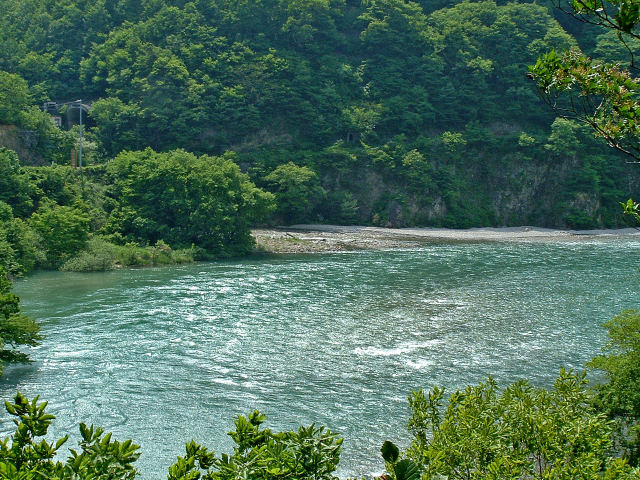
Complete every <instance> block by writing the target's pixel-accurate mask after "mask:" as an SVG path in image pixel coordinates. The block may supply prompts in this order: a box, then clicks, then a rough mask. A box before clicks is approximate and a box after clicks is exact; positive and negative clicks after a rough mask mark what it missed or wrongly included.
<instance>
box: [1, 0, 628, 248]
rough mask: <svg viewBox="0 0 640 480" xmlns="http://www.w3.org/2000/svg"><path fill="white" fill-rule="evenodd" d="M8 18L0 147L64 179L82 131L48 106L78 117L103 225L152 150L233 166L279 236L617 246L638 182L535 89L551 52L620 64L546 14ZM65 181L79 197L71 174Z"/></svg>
mask: <svg viewBox="0 0 640 480" xmlns="http://www.w3.org/2000/svg"><path fill="white" fill-rule="evenodd" d="M0 9H1V10H2V11H3V15H2V17H1V18H0V45H1V46H2V48H1V49H0V104H2V107H1V108H0V124H5V127H1V130H2V131H0V142H2V143H4V144H5V145H6V146H7V147H9V148H12V149H14V150H16V151H18V154H19V160H20V163H21V164H22V165H26V164H31V165H38V164H40V165H42V164H50V163H51V162H55V163H56V164H59V165H68V164H69V163H70V155H71V154H70V152H71V150H72V149H74V148H75V150H77V148H78V146H77V143H78V140H77V136H78V135H77V134H78V128H79V127H78V125H77V124H78V113H79V112H78V110H77V109H73V108H70V107H63V108H62V111H61V112H59V114H60V115H61V116H62V118H63V119H65V122H63V123H67V122H68V125H67V126H70V125H75V127H74V129H72V130H71V131H67V130H65V129H64V128H63V129H57V128H55V127H54V126H53V125H52V124H51V123H50V122H47V121H46V115H44V114H43V113H42V112H41V111H40V107H41V105H42V104H43V103H44V102H45V101H55V102H57V103H58V104H59V105H62V104H64V103H65V102H69V101H74V100H75V99H78V98H81V99H82V100H83V103H84V104H86V105H88V106H90V111H89V112H88V113H87V114H85V115H86V117H85V127H86V132H85V137H84V145H83V147H84V163H85V164H90V165H93V166H94V167H96V170H95V174H94V175H93V176H92V177H91V178H87V177H89V176H90V174H89V173H87V175H86V177H85V178H84V179H83V181H85V182H93V185H95V188H93V190H92V194H93V196H90V195H89V194H87V193H86V190H85V192H84V196H83V197H82V201H83V202H84V203H85V204H86V207H87V208H88V209H89V210H92V212H93V214H92V215H95V214H96V213H97V212H98V211H99V214H98V215H97V217H98V218H105V219H106V218H108V217H110V216H111V215H112V214H114V209H116V210H118V211H120V212H121V211H122V207H123V206H121V205H118V206H116V205H115V204H114V202H112V201H109V200H107V199H108V198H113V196H112V195H111V196H110V195H109V192H107V191H106V190H108V189H109V188H110V187H111V184H110V183H105V182H108V181H110V180H111V177H110V176H109V174H108V173H105V172H106V170H109V169H110V171H111V172H113V169H114V167H113V166H111V167H107V168H105V170H104V171H98V170H99V168H98V167H99V166H104V165H105V164H107V163H109V162H110V161H111V159H113V158H114V157H116V156H117V155H118V154H120V152H122V151H125V150H126V151H136V150H143V149H145V148H148V147H150V148H152V149H153V150H154V151H156V152H165V153H166V152H171V151H173V150H176V149H183V150H185V151H188V152H191V153H193V154H194V155H196V156H198V157H199V156H201V155H209V156H212V157H218V156H220V155H225V152H234V155H233V156H232V157H229V158H232V161H233V162H235V163H237V164H238V165H239V166H240V168H241V170H242V172H244V173H246V174H247V175H248V176H249V180H250V181H251V182H253V183H254V184H255V185H256V186H258V187H259V188H261V189H262V190H264V191H268V192H271V193H273V194H274V195H275V210H274V211H272V212H271V213H270V215H269V216H262V217H260V218H256V219H255V221H258V222H273V223H280V224H281V223H285V224H290V223H300V222H331V223H364V224H373V225H381V226H409V225H421V226H447V227H470V226H500V225H523V224H535V225H539V226H553V227H573V228H589V227H611V226H619V225H621V224H622V223H623V220H622V219H621V216H620V212H619V204H618V202H620V201H624V200H626V199H627V198H629V197H630V196H632V195H633V194H634V193H635V192H636V191H637V189H638V179H640V175H638V172H636V171H635V169H634V168H633V167H628V166H625V164H624V162H623V161H621V159H620V158H619V157H618V156H617V155H616V154H615V153H614V152H613V151H612V150H609V149H606V147H604V146H603V145H601V143H599V142H597V141H595V140H594V139H593V138H592V137H593V135H592V133H591V131H590V130H589V129H588V128H585V127H584V126H582V125H580V124H577V123H574V122H572V121H568V120H563V119H560V118H555V117H554V114H553V112H552V111H551V110H550V109H548V108H547V107H546V106H545V105H544V104H543V103H542V102H541V101H540V100H539V98H538V95H537V92H536V89H535V85H533V83H532V82H530V81H528V80H527V78H526V77H525V74H526V72H527V65H530V64H532V63H535V60H536V59H537V58H538V56H540V55H541V54H543V53H544V52H547V51H549V50H551V49H558V50H564V49H567V48H569V47H572V46H580V47H581V48H582V49H583V50H584V51H586V52H588V53H591V54H592V55H594V56H595V57H598V58H605V59H607V60H628V53H627V52H626V50H625V49H624V48H623V47H620V46H619V45H618V42H617V41H616V39H615V35H614V34H613V36H612V32H602V31H600V30H595V29H594V28H593V27H591V26H589V25H581V24H579V23H577V22H572V21H571V19H570V18H568V17H567V16H563V14H562V13H561V12H558V11H557V10H554V9H553V8H552V6H551V4H546V3H542V4H537V3H530V2H510V3H506V2H495V1H479V2H475V1H465V2H454V1H441V2H407V1H404V0H370V1H346V0H313V1H311V0H307V1H281V0H265V1H260V2H238V1H234V2H229V1H226V0H202V1H195V2H185V1H170V0H162V1H155V0H154V1H142V2H128V1H124V0H120V1H115V0H113V1H111V0H99V1H95V2H84V1H75V0H74V1H71V0H65V1H62V2H59V1H58V2H52V1H47V0H30V1H18V0H1V1H0ZM227 155H228V154H227ZM24 171H26V170H24ZM26 175H31V176H42V175H49V174H44V173H33V172H32V173H29V174H26ZM63 176H65V177H66V179H67V180H68V181H73V182H74V183H73V186H69V187H67V188H72V189H77V188H79V187H78V185H79V179H78V178H76V177H78V174H74V173H65V174H64V175H63ZM103 193H104V195H102V194H103ZM54 202H55V199H54ZM57 205H59V206H68V205H66V204H64V203H57ZM34 206H38V205H35V204H34ZM14 209H15V207H14ZM30 213H31V212H29V211H28V209H27V210H24V208H23V210H22V211H19V210H17V211H15V212H14V216H15V217H16V218H20V219H22V220H25V219H26V218H28V216H29V215H30ZM265 213H267V212H265ZM107 223H108V222H106V221H105V223H101V222H100V221H96V220H95V217H94V218H93V219H92V225H91V227H90V234H94V233H97V234H100V235H109V234H111V233H114V232H111V231H107V230H105V229H104V228H105V225H106V224H107ZM111 225H113V222H111ZM169 227H171V225H169ZM118 233H123V234H124V236H125V237H127V236H129V237H130V238H129V239H132V238H133V237H135V235H133V236H130V235H129V233H130V232H126V233H125V232H118ZM151 237H152V238H149V239H147V240H155V239H156V238H161V237H162V235H160V236H159V234H158V233H155V234H153V235H151ZM162 239H163V240H164V241H165V242H167V243H169V244H170V246H171V247H174V244H173V243H174V242H172V240H173V239H168V238H162ZM179 243H180V242H179ZM194 243H195V244H196V246H198V244H197V242H194ZM175 246H176V247H183V246H187V247H188V246H189V245H188V244H185V245H182V244H181V245H175Z"/></svg>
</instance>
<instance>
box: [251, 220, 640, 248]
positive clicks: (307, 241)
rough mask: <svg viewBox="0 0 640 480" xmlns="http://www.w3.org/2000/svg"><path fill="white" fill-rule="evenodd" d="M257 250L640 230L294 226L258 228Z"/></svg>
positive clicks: (587, 236)
mask: <svg viewBox="0 0 640 480" xmlns="http://www.w3.org/2000/svg"><path fill="white" fill-rule="evenodd" d="M252 235H253V237H254V238H255V240H256V251H257V252H264V253H316V252H345V251H354V250H389V249H396V248H419V247H421V246H424V245H425V244H428V243H449V242H579V241H611V240H617V239H621V238H625V239H632V240H638V241H640V230H638V229H635V228H624V229H617V230H554V229H548V228H538V227H503V228H471V229H467V230H454V229H446V228H381V227H364V226H340V225H292V226H288V227H279V228H270V229H255V230H253V231H252Z"/></svg>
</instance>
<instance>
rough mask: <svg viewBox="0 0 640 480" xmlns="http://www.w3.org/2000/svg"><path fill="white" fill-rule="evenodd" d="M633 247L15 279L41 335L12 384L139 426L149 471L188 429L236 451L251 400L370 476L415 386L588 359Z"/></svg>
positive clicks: (160, 467) (445, 252)
mask: <svg viewBox="0 0 640 480" xmlns="http://www.w3.org/2000/svg"><path fill="white" fill-rule="evenodd" d="M639 254H640V243H638V242H634V241H630V240H625V241H607V242H587V243H553V244H551V243H464V244H463V243H460V244H432V245H427V246H425V247H424V248H420V249H416V250H396V251H384V252H352V253H339V254H338V253H337V254H322V255H292V256H280V257H269V258H261V259H251V260H245V261H234V262H220V263H201V264H195V265H188V266H180V267H168V268H157V269H142V270H121V271H114V272H107V273H95V274H75V273H39V274H36V275H33V276H30V277H29V278H27V279H26V280H21V281H19V282H17V284H16V291H17V293H18V294H19V295H20V296H21V298H22V304H23V309H24V310H25V311H26V312H27V313H28V314H29V315H31V316H33V317H34V318H37V319H39V320H40V322H41V324H42V330H43V333H44V334H45V335H46V339H45V340H44V341H43V342H42V345H41V346H39V347H37V348H36V349H34V350H32V357H33V359H34V360H35V362H34V363H33V364H32V365H29V366H26V367H10V368H9V369H8V371H7V375H6V376H5V377H6V378H5V379H4V380H3V381H2V382H1V383H0V393H1V394H2V398H3V399H7V398H11V396H12V395H13V394H14V393H15V391H16V390H20V391H21V392H23V393H25V394H27V395H29V396H33V395H36V394H39V395H40V396H41V399H46V400H48V401H49V410H50V411H51V412H52V413H54V414H55V415H57V417H58V418H57V419H56V421H55V422H54V425H53V427H52V429H51V434H52V436H56V435H62V433H65V432H69V433H71V436H72V438H74V437H75V438H78V437H79V433H78V429H77V424H78V423H79V422H82V421H84V422H86V423H95V424H97V425H101V426H103V427H104V428H105V429H106V430H108V431H113V432H114V436H115V437H116V438H119V439H125V438H132V439H134V441H136V442H137V443H139V444H140V445H141V447H142V456H141V457H140V459H139V461H138V468H139V469H140V470H141V478H143V479H149V480H150V479H156V478H158V479H159V478H166V472H167V467H168V465H170V464H171V463H173V461H174V460H175V458H176V456H178V455H182V454H183V452H184V443H185V442H186V441H188V440H190V439H195V440H197V441H199V442H201V443H203V444H205V445H207V446H208V447H209V448H212V449H214V450H215V451H216V452H218V453H220V452H225V451H230V450H231V441H230V439H229V437H228V436H227V435H226V432H228V431H229V430H231V429H232V427H233V419H234V418H235V416H236V415H238V414H241V413H243V414H244V413H248V412H249V411H251V410H253V409H255V408H257V409H259V410H261V411H263V412H264V413H266V414H267V416H268V419H267V426H269V427H271V428H274V429H290V428H295V427H297V426H298V425H300V424H305V425H307V424H310V423H312V422H315V423H316V424H320V425H326V426H328V427H329V428H330V429H331V430H334V431H336V432H338V433H340V434H341V435H342V436H343V437H344V438H345V443H344V452H343V455H342V460H341V467H340V470H339V472H338V474H339V475H340V476H341V477H347V476H357V475H365V474H371V473H375V472H380V471H381V470H382V469H383V462H382V461H381V459H380V454H379V449H380V445H381V444H382V442H383V441H384V440H386V439H390V440H393V441H396V442H397V443H399V444H401V445H406V444H407V443H408V441H409V437H408V433H407V432H406V422H407V419H408V415H409V412H408V407H407V396H408V395H409V393H410V392H411V391H412V389H416V388H419V387H425V388H429V387H431V386H433V385H441V386H445V387H446V388H447V389H448V390H451V389H454V388H460V387H463V386H465V385H466V384H469V383H472V382H478V381H481V380H483V379H486V377H487V376H488V375H492V376H493V377H495V378H496V379H497V380H498V381H499V382H501V383H502V384H503V385H504V384H505V383H506V382H510V381H512V380H515V379H517V378H522V377H526V378H529V379H531V381H532V382H534V383H535V384H539V385H549V384H550V383H551V382H552V381H553V379H554V378H555V376H556V375H557V373H558V370H559V369H560V368H561V367H563V366H565V367H571V368H575V369H580V368H581V367H582V366H583V365H584V362H585V361H587V360H588V359H589V358H591V357H592V356H593V355H594V354H596V353H598V352H599V349H600V347H601V346H602V344H603V342H604V340H605V332H604V330H603V328H602V327H601V324H602V322H604V321H606V320H607V319H609V318H611V317H612V316H613V315H614V314H616V313H618V312H619V311H620V310H622V309H624V308H633V307H638V302H637V300H638V295H637V293H638V288H637V287H638V276H639V275H640V274H639V273H638V271H637V267H638V265H637V258H638V257H639ZM8 420H9V419H8V416H7V414H6V413H3V414H2V416H0V421H1V422H2V423H1V427H0V433H1V434H3V435H6V434H7V433H8V432H10V431H11V427H12V424H11V423H10V422H9V421H8ZM64 449H65V451H66V446H65V447H64Z"/></svg>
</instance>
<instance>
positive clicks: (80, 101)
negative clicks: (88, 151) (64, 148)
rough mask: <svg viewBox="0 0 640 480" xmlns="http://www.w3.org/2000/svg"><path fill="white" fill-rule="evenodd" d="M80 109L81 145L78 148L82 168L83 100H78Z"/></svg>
mask: <svg viewBox="0 0 640 480" xmlns="http://www.w3.org/2000/svg"><path fill="white" fill-rule="evenodd" d="M76 102H77V103H78V108H79V109H80V145H79V148H78V163H79V165H80V168H82V100H76Z"/></svg>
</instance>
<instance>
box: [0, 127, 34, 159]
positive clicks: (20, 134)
mask: <svg viewBox="0 0 640 480" xmlns="http://www.w3.org/2000/svg"><path fill="white" fill-rule="evenodd" d="M37 135H38V134H37V132H33V131H30V130H22V129H20V128H18V127H16V126H14V125H0V147H6V148H8V149H10V150H13V151H15V152H16V153H17V154H18V157H20V162H21V163H22V164H23V165H44V164H45V162H44V160H43V159H42V156H40V155H38V154H37V153H35V152H34V150H33V147H35V145H36V144H37V143H38V137H37Z"/></svg>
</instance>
